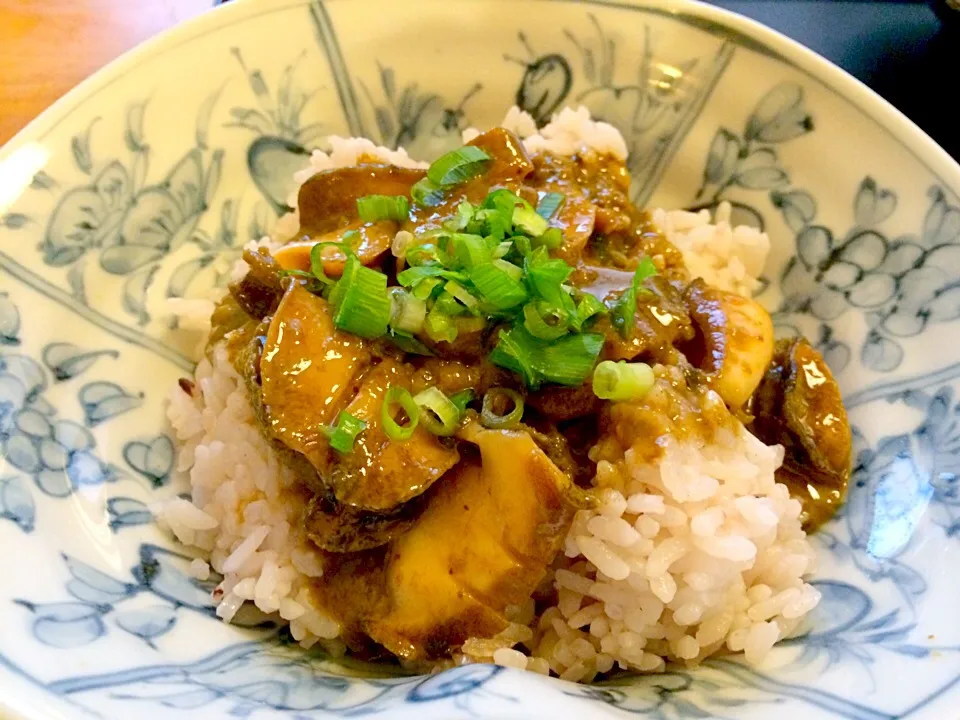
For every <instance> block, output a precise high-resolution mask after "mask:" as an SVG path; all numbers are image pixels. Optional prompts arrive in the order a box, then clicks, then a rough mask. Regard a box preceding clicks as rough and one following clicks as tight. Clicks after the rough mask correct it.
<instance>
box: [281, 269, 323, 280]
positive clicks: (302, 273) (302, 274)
mask: <svg viewBox="0 0 960 720" xmlns="http://www.w3.org/2000/svg"><path fill="white" fill-rule="evenodd" d="M277 273H278V274H279V275H280V277H298V278H303V279H305V280H316V278H315V277H314V275H313V273H312V272H307V271H306V270H298V269H297V268H290V269H289V270H287V269H286V268H284V269H283V270H278V271H277Z"/></svg>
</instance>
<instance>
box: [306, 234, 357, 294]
mask: <svg viewBox="0 0 960 720" xmlns="http://www.w3.org/2000/svg"><path fill="white" fill-rule="evenodd" d="M327 248H336V249H337V251H338V252H341V253H344V254H345V256H346V257H348V258H349V257H350V256H351V255H353V251H352V250H351V249H350V248H349V247H344V246H343V245H342V244H340V243H338V242H320V243H317V244H316V245H314V246H313V247H312V248H310V272H311V273H313V276H314V277H315V278H316V279H317V280H319V281H320V282H322V283H323V284H324V285H332V284H333V283H335V282H336V280H334V279H333V278H331V277H327V273H326V272H325V271H324V269H323V263H324V261H325V260H332V259H333V258H330V257H329V256H328V257H324V254H323V251H324V250H326V249H327Z"/></svg>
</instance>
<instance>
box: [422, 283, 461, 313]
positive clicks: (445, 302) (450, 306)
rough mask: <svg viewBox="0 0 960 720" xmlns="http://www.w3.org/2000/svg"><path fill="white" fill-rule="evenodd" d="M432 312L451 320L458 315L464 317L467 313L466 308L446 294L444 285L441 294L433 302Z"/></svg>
mask: <svg viewBox="0 0 960 720" xmlns="http://www.w3.org/2000/svg"><path fill="white" fill-rule="evenodd" d="M433 310H435V311H437V312H438V313H441V314H443V315H446V316H448V317H451V318H454V317H457V316H458V315H464V314H466V312H467V308H466V307H464V305H463V304H462V303H460V302H459V301H457V299H456V298H455V297H454V296H453V295H451V294H450V293H448V292H447V290H446V285H444V290H443V292H442V293H440V295H438V296H437V299H436V300H434V302H433ZM433 310H431V312H433Z"/></svg>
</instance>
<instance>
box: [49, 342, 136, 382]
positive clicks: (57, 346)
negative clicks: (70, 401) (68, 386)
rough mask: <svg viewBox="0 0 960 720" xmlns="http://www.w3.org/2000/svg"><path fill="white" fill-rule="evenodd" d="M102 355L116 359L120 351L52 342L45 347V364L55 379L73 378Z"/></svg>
mask: <svg viewBox="0 0 960 720" xmlns="http://www.w3.org/2000/svg"><path fill="white" fill-rule="evenodd" d="M101 357H112V358H113V359H114V360H116V359H117V358H118V357H120V353H118V352H117V351H116V350H81V349H80V348H78V347H77V346H76V345H74V344H73V343H67V342H55V343H50V344H49V345H47V346H46V347H45V348H44V349H43V364H44V365H46V366H47V368H48V369H49V370H50V372H51V373H53V377H54V379H55V380H58V381H63V380H71V379H73V378H75V377H77V376H78V375H82V374H83V373H84V372H86V371H87V370H89V369H90V367H91V366H92V365H93V364H94V363H95V362H96V361H97V360H98V359H100V358H101Z"/></svg>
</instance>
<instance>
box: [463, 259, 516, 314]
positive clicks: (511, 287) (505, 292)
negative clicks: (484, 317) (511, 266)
mask: <svg viewBox="0 0 960 720" xmlns="http://www.w3.org/2000/svg"><path fill="white" fill-rule="evenodd" d="M470 282H472V283H473V286H474V287H475V288H477V291H478V292H479V293H480V296H481V297H482V298H483V300H484V302H485V303H486V304H487V305H489V306H490V307H492V308H494V309H496V310H509V309H510V308H513V307H516V306H517V305H520V304H521V303H523V302H524V301H525V300H526V299H527V291H526V289H525V288H524V287H523V283H522V282H520V281H519V280H517V279H515V278H514V277H513V276H512V275H511V274H510V273H509V272H507V271H505V270H503V269H501V268H500V267H498V266H496V265H494V264H493V263H485V264H483V265H477V266H476V267H475V268H473V269H472V270H471V271H470Z"/></svg>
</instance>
